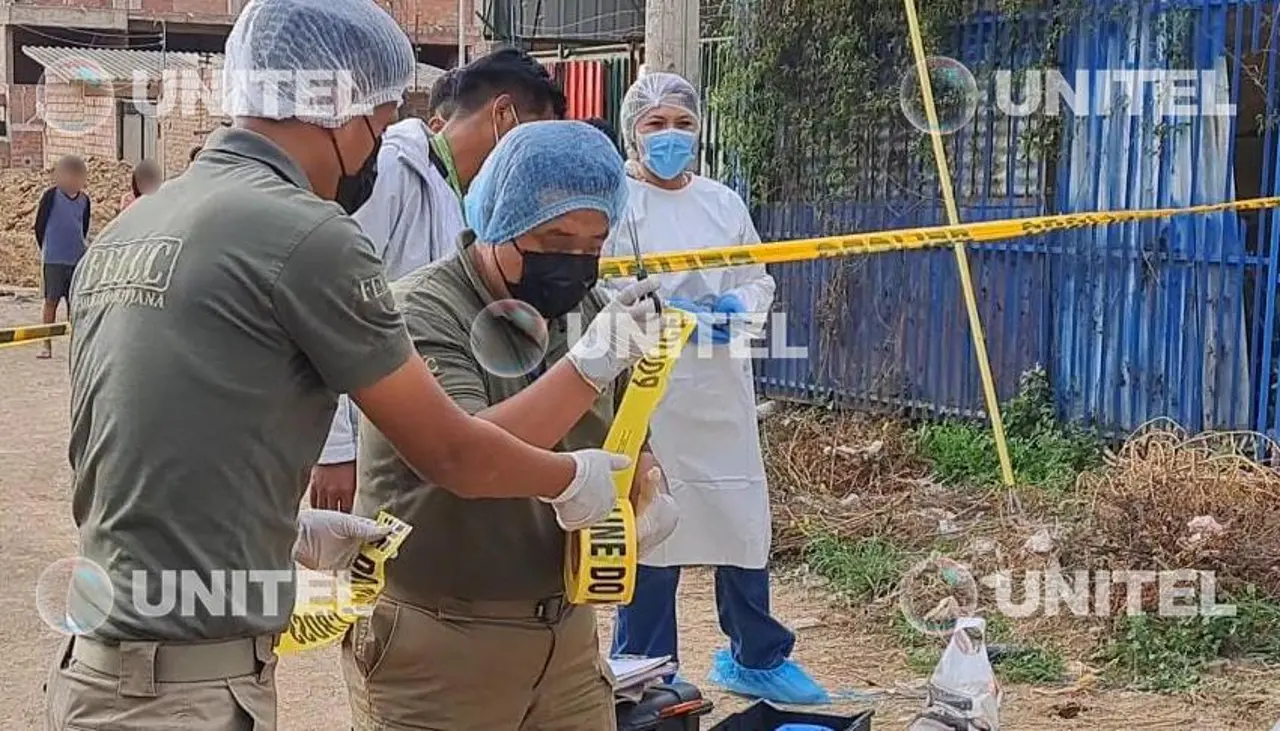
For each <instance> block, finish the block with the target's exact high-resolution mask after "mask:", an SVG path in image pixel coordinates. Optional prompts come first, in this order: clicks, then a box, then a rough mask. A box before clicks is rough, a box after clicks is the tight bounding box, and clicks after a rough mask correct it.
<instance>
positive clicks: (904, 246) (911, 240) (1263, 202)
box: [600, 196, 1280, 279]
mask: <svg viewBox="0 0 1280 731" xmlns="http://www.w3.org/2000/svg"><path fill="white" fill-rule="evenodd" d="M1277 206H1280V196H1272V197H1269V198H1250V199H1248V200H1242V201H1229V202H1227V203H1208V204H1204V205H1198V206H1188V207H1186V208H1152V209H1146V210H1136V211H1095V212H1087V213H1067V214H1062V215H1057V216H1035V217H1033V218H1011V219H1006V220H1003V221H981V222H978V223H966V224H961V225H958V226H931V227H928V228H913V229H899V230H896V231H872V232H870V233H860V234H848V235H845V236H825V237H822V238H816V239H797V240H794V241H774V242H770V243H763V244H752V245H748V246H722V247H718V248H710V249H698V250H696V251H669V252H661V253H656V254H644V255H643V256H641V257H640V259H641V261H643V262H644V267H645V270H646V271H648V272H649V273H651V274H654V273H660V272H685V271H690V270H693V269H713V268H717V267H731V266H741V265H744V264H784V263H787V262H795V261H809V260H812V259H823V258H827V257H834V256H849V255H852V254H880V253H885V252H889V251H913V250H918V249H936V248H941V247H945V246H952V245H954V244H956V243H957V242H965V243H988V242H993V241H1004V240H1008V239H1016V238H1020V237H1022V236H1034V235H1037V234H1045V233H1050V232H1053V231H1065V230H1069V229H1077V228H1084V227H1086V226H1101V225H1107V224H1112V223H1134V222H1137V221H1150V220H1154V219H1159V218H1168V217H1170V216H1181V215H1186V214H1196V213H1221V212H1223V211H1256V210H1261V209H1265V208H1275V207H1277ZM638 266H639V265H638V264H637V262H636V258H635V257H634V256H611V257H606V258H603V259H601V260H600V278H601V279H611V278H614V277H630V276H635V273H636V272H637V271H638Z"/></svg>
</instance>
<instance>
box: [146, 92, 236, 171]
mask: <svg viewBox="0 0 1280 731" xmlns="http://www.w3.org/2000/svg"><path fill="white" fill-rule="evenodd" d="M221 73H222V72H221V69H220V68H217V67H214V66H209V67H205V68H202V69H201V70H200V77H201V79H202V83H204V84H205V86H206V88H207V89H213V90H217V89H218V88H219V87H218V86H215V85H214V84H213V80H214V79H216V78H218V76H219V75H220V74H221ZM183 78H184V79H189V77H183ZM161 94H162V96H163V95H166V94H167V95H171V98H168V99H165V100H164V101H162V104H161V106H162V107H165V108H166V109H167V113H166V114H164V115H163V116H162V117H161V118H160V122H159V134H160V147H161V149H162V150H163V154H164V173H165V177H171V176H174V175H177V174H178V173H180V172H182V171H183V170H185V169H186V168H187V165H188V164H189V162H190V156H191V148H192V147H195V146H197V145H203V144H204V139H205V137H207V136H208V135H209V133H210V132H212V131H213V130H215V129H217V128H218V126H219V124H220V123H221V121H222V120H223V118H224V117H223V115H222V110H221V108H219V107H217V106H215V107H213V108H210V107H209V106H206V105H205V104H203V103H198V101H199V100H200V99H201V98H202V97H201V96H200V95H199V93H197V90H195V89H193V88H177V87H175V88H172V89H162V90H161ZM209 101H211V102H213V101H215V100H214V99H210V100H209Z"/></svg>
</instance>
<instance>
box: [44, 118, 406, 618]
mask: <svg viewBox="0 0 1280 731" xmlns="http://www.w3.org/2000/svg"><path fill="white" fill-rule="evenodd" d="M71 302H72V311H71V320H72V321H73V322H74V323H75V326H74V329H73V330H72V333H71V443H70V457H71V467H72V469H73V470H74V472H75V477H74V483H73V484H74V495H73V500H72V512H73V514H74V517H75V522H76V525H77V526H78V527H79V530H80V548H81V551H82V553H83V555H84V556H85V557H86V558H88V559H89V560H91V561H93V562H94V563H96V564H98V565H99V566H101V567H102V568H103V569H104V570H105V571H106V573H107V575H108V576H109V577H110V579H111V581H112V585H113V586H114V590H115V596H114V606H113V608H112V610H111V614H110V616H109V618H108V621H107V623H106V624H105V625H103V626H102V627H101V628H99V629H98V630H97V631H96V632H94V633H93V634H95V635H97V636H99V637H100V638H102V639H106V640H120V639H156V640H175V641H183V640H216V639H229V638H236V637H248V636H253V635H259V634H264V633H273V632H277V631H279V630H281V629H282V628H284V627H285V625H286V623H287V620H288V615H289V612H290V610H291V609H292V606H293V601H294V591H293V587H292V578H291V572H292V569H293V561H292V557H291V553H292V547H293V543H294V539H295V537H296V536H297V513H298V505H299V502H300V500H301V498H302V494H303V491H304V490H305V489H306V485H307V474H308V470H309V468H310V467H311V465H313V464H315V461H316V459H317V458H318V457H319V455H320V449H321V447H322V446H323V444H324V440H325V435H326V433H327V432H328V428H329V423H330V420H331V419H332V418H333V412H334V408H335V405H336V398H337V397H336V394H338V393H349V392H352V391H356V390H358V389H361V388H364V387H366V386H369V385H372V384H373V383H376V382H377V381H379V380H381V379H382V378H383V377H385V376H387V375H389V374H390V373H391V372H392V371H394V370H396V369H397V368H399V367H400V366H402V365H404V363H405V362H406V361H407V360H408V359H409V357H410V356H411V354H412V352H413V351H412V349H411V346H410V343H409V339H408V337H407V336H406V333H405V329H404V323H403V321H402V320H401V317H400V315H399V313H398V312H397V311H396V307H395V302H394V299H393V298H392V297H391V295H390V292H389V290H388V288H387V285H386V281H385V279H384V278H383V273H382V263H381V262H380V261H379V259H378V257H377V255H376V254H375V253H374V249H373V245H372V244H371V243H370V242H369V240H368V239H367V238H366V237H365V236H364V235H363V234H362V233H361V232H360V228H359V226H357V225H356V223H355V222H354V221H352V220H351V218H350V217H348V216H346V215H344V214H343V212H342V210H341V208H339V207H338V206H337V205H336V204H334V203H332V202H328V201H324V200H322V199H320V198H319V197H317V196H316V195H315V194H314V193H312V192H311V189H310V186H309V183H308V180H307V178H306V176H305V175H304V174H303V172H302V170H301V169H300V168H299V167H298V166H297V165H296V164H295V163H294V162H293V160H291V159H290V158H289V157H288V156H287V155H286V154H285V152H284V151H283V150H281V149H280V148H279V147H277V146H276V145H275V144H274V143H272V142H271V141H270V140H268V139H267V138H265V137H262V136H260V135H257V134H255V133H253V132H250V131H248V130H243V129H224V130H221V131H218V132H216V133H214V134H213V135H212V136H211V137H210V139H209V142H208V144H207V145H206V147H205V150H204V152H203V153H202V154H201V155H200V158H199V159H198V160H197V161H196V162H195V163H194V164H193V165H192V166H191V167H190V168H188V169H187V171H186V172H184V173H183V174H182V175H180V176H178V177H177V178H175V179H173V180H170V181H168V182H167V183H165V185H164V186H162V187H161V188H160V190H158V191H156V192H155V193H153V194H151V195H147V196H143V197H142V198H140V199H139V200H138V201H137V202H136V203H134V204H133V205H132V206H130V207H129V208H128V209H127V210H125V211H124V212H123V213H121V214H120V216H119V217H117V218H116V219H115V220H114V221H113V222H112V223H111V224H110V225H109V226H108V227H107V228H106V229H105V230H104V231H103V232H102V233H101V234H100V235H99V236H98V238H97V239H96V240H95V241H94V243H93V245H92V246H90V247H89V249H88V251H87V253H86V254H85V257H84V259H83V260H82V261H81V263H80V266H79V267H78V269H77V272H76V276H75V281H74V284H73V295H72V299H71ZM262 572H270V573H262ZM281 576H283V577H284V582H283V585H282V584H281V582H280V578H281ZM90 578H91V577H90ZM201 584H203V585H204V587H205V589H206V590H207V591H204V592H202V591H201V586H200V585H201ZM75 594H76V595H80V596H88V597H89V600H90V601H93V600H94V599H95V598H100V597H101V593H100V592H95V591H93V590H92V587H88V586H85V587H77V591H76V592H75Z"/></svg>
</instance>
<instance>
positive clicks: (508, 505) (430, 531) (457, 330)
mask: <svg viewBox="0 0 1280 731" xmlns="http://www.w3.org/2000/svg"><path fill="white" fill-rule="evenodd" d="M625 200H626V186H625V175H624V173H623V169H622V160H621V159H620V158H619V157H618V155H617V152H616V151H615V150H614V149H613V147H612V146H611V143H610V142H609V140H607V139H606V138H605V137H604V136H603V135H602V134H600V133H599V132H598V131H596V130H594V129H592V128H591V127H590V126H588V125H585V124H582V123H580V122H532V123H528V124H525V125H521V126H519V127H516V128H515V129H514V130H513V131H512V132H510V133H509V134H508V135H507V136H505V137H503V139H502V141H501V142H500V143H499V145H498V147H497V148H496V149H495V150H494V153H493V155H492V156H491V157H490V159H489V160H488V161H487V162H486V163H485V165H484V167H483V168H482V170H481V172H480V176H479V177H478V178H477V179H476V181H475V182H474V183H473V185H472V187H471V190H470V191H469V192H468V194H467V198H466V204H467V220H468V221H469V222H470V223H471V224H472V225H473V226H474V228H475V230H476V233H475V234H473V233H472V232H470V231H469V232H467V233H466V234H464V235H463V238H462V241H461V244H460V247H459V252H458V254H457V255H455V256H452V257H450V258H447V259H445V260H443V261H440V262H437V263H436V264H433V265H431V266H429V267H427V268H425V269H422V270H419V271H418V272H416V273H414V274H411V275H410V276H409V277H407V278H405V279H403V280H401V281H399V282H397V283H396V284H395V285H393V291H394V292H395V293H396V295H397V299H398V301H399V302H400V305H401V308H402V311H403V313H404V316H405V321H406V324H407V325H408V327H409V333H410V336H411V337H412V339H413V341H414V345H415V346H416V348H417V351H418V353H419V355H421V356H422V357H423V358H424V359H425V361H426V362H427V364H428V366H429V367H430V368H431V370H432V372H433V373H434V374H435V376H436V378H437V379H438V380H439V381H440V383H441V385H442V386H443V387H444V389H445V390H446V391H447V392H448V393H449V395H450V396H451V397H452V398H453V399H454V400H455V401H456V402H457V403H458V405H459V406H461V407H462V408H463V409H464V410H466V411H468V412H470V413H473V414H477V415H480V416H481V417H483V418H488V419H491V420H493V421H494V422H495V423H499V424H502V425H503V426H504V427H505V428H507V429H508V430H510V431H511V432H512V433H513V434H517V435H519V436H521V437H522V438H523V439H525V440H527V441H529V442H530V443H531V444H535V445H537V446H545V447H555V448H557V449H562V450H567V449H578V448H584V447H599V446H600V445H601V444H602V443H603V441H604V439H605V436H606V434H607V432H608V429H609V426H610V424H611V423H612V419H613V414H614V408H615V399H616V397H618V396H619V395H620V393H621V389H622V387H623V386H624V385H625V383H622V382H620V383H615V384H614V385H613V386H612V387H606V388H602V389H600V388H593V387H592V386H591V385H590V384H587V383H585V382H584V381H583V380H582V379H581V378H579V377H578V376H577V375H576V374H575V373H574V371H573V369H572V368H569V367H566V366H567V364H566V362H565V361H564V355H565V353H566V351H567V350H568V349H569V348H570V346H571V345H572V343H571V341H570V338H571V333H572V330H573V325H572V323H573V322H574V321H575V320H576V319H590V318H593V317H594V316H595V314H596V313H597V312H598V311H599V310H600V308H601V307H602V306H604V302H605V300H604V297H603V296H602V295H601V294H600V292H599V290H594V289H592V288H593V286H594V284H595V282H596V278H597V271H598V259H599V254H600V248H601V246H602V244H603V242H604V240H605V237H606V236H607V235H608V232H609V229H610V227H611V225H612V224H613V223H614V222H616V220H617V216H618V214H619V212H620V211H621V210H623V208H624V206H625ZM477 235H478V236H479V237H480V238H481V239H482V240H481V241H477V240H476V237H477ZM488 242H498V244H497V245H494V244H491V243H488ZM512 298H514V300H516V301H517V302H519V303H521V304H516V302H513V301H512ZM567 323H568V324H567ZM544 337H545V349H543V348H542V347H541V344H542V342H543V338H544ZM520 364H523V366H525V367H521V366H520ZM513 366H514V367H513ZM646 457H647V455H645V454H643V453H642V455H641V464H640V465H639V468H638V470H637V475H640V476H643V477H642V478H640V479H644V478H645V477H647V478H649V479H653V480H657V479H659V478H658V475H657V474H655V472H654V471H652V470H651V469H650V467H651V462H650V461H649V460H648V459H646ZM358 465H359V470H360V487H359V490H358V492H357V494H356V503H355V513H356V514H359V515H374V514H376V513H377V512H378V511H379V510H382V509H385V510H388V511H390V512H391V513H393V514H395V515H397V516H399V517H401V518H403V519H404V520H407V521H408V522H410V523H412V524H413V525H414V530H413V533H412V534H410V536H409V537H408V539H407V540H406V541H405V543H404V545H403V546H402V547H401V549H400V553H399V555H398V557H397V558H396V559H395V560H394V561H393V562H391V563H390V564H388V568H387V587H386V590H385V592H384V593H383V595H382V597H381V598H380V599H379V601H378V603H377V606H376V607H375V609H374V612H373V615H372V616H371V617H370V618H368V619H362V620H360V621H359V622H357V624H356V626H355V628H354V629H353V631H352V632H351V633H350V634H349V635H348V637H347V640H346V642H345V643H344V671H345V674H346V677H347V683H348V687H349V688H350V691H351V699H352V710H353V715H354V718H355V721H356V728H357V729H358V730H359V731H372V730H374V729H377V730H379V731H382V730H401V729H404V730H407V729H433V730H435V731H479V730H480V729H483V730H484V731H608V730H609V729H612V728H613V727H614V725H615V720H614V701H613V693H612V687H611V684H610V679H609V675H608V669H607V666H606V665H604V663H603V660H602V659H601V654H600V649H599V646H598V644H597V638H596V623H595V616H594V612H593V610H592V609H591V607H587V606H572V605H568V604H566V602H565V598H564V574H563V571H564V552H565V530H566V527H565V526H564V524H563V522H562V521H557V518H556V516H555V515H554V514H553V513H552V512H551V511H548V510H547V509H546V506H545V505H543V504H541V503H538V502H537V501H530V500H520V499H510V500H485V501H463V500H458V499H456V498H455V497H454V496H452V495H450V494H449V493H448V492H446V491H444V490H440V489H439V488H438V487H436V486H435V485H433V484H432V483H431V482H429V481H423V480H422V479H421V478H420V477H418V476H417V475H416V474H415V473H414V472H413V470H411V469H410V468H409V467H408V466H406V465H405V464H404V463H403V462H402V461H401V460H400V458H399V455H398V454H397V453H396V450H395V448H394V446H393V445H392V444H390V443H389V442H388V441H387V440H386V439H385V438H384V437H383V436H382V435H381V434H380V433H379V432H378V431H377V430H376V429H375V428H372V427H371V426H370V425H369V424H368V422H365V423H364V424H362V434H361V436H360V458H359V460H358ZM665 500H669V496H667V495H666V494H665V493H660V497H659V502H658V503H655V505H658V504H661V505H663V508H666V509H669V508H670V506H673V505H674V503H673V502H672V503H670V504H667V503H664V502H662V501H665ZM652 514H654V513H653V512H652V511H650V512H647V513H646V514H645V515H644V516H642V519H641V521H640V523H641V526H642V527H641V536H642V544H641V548H642V550H644V548H645V543H646V542H653V541H660V540H661V539H662V538H664V537H665V535H663V534H662V531H663V530H665V531H666V532H669V529H667V528H654V529H652V530H650V528H649V527H648V526H649V524H648V523H647V520H648V519H649V517H650V515H652ZM670 515H674V514H673V513H671V514H670ZM673 527H674V525H671V526H670V528H673Z"/></svg>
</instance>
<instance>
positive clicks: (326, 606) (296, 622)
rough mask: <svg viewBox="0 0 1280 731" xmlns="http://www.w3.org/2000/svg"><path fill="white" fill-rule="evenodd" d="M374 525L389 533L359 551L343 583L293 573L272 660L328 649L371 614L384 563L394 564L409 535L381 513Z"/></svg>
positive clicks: (396, 520) (339, 579)
mask: <svg viewBox="0 0 1280 731" xmlns="http://www.w3.org/2000/svg"><path fill="white" fill-rule="evenodd" d="M377 521H378V524H379V525H387V526H390V527H391V532H390V533H388V534H387V536H386V537H385V538H383V539H382V540H380V541H378V542H377V543H366V544H365V545H364V547H363V548H361V549H360V554H359V555H358V556H356V559H355V561H354V562H352V564H351V573H350V576H349V577H339V576H335V575H334V574H332V573H328V572H319V571H309V570H307V569H303V568H299V569H298V574H297V576H298V578H297V581H296V584H295V586H296V587H297V596H296V597H295V599H294V603H293V613H292V614H291V615H290V616H289V629H288V630H286V631H285V632H284V633H283V634H281V635H280V639H279V640H278V641H277V642H276V654H278V655H292V654H294V653H297V652H302V651H303V650H315V649H319V648H321V647H328V646H329V645H332V644H333V643H335V642H337V641H339V640H341V639H342V636H343V635H345V634H346V633H347V630H348V629H350V627H351V625H353V624H355V623H356V620H357V619H359V618H360V617H365V616H368V615H369V614H370V613H371V612H373V603H374V601H375V600H376V599H377V598H378V594H380V593H381V592H382V588H383V587H384V586H385V585H386V583H387V560H388V559H391V558H395V555H396V553H397V552H398V551H399V550H400V546H401V544H403V543H404V539H405V538H407V537H408V536H409V532H410V531H412V530H413V526H411V525H409V524H408V523H406V522H404V521H402V520H400V519H399V518H396V517H395V516H393V515H391V514H390V513H388V512H386V511H385V510H384V511H382V512H380V513H378V518H377Z"/></svg>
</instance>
